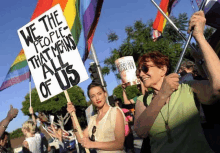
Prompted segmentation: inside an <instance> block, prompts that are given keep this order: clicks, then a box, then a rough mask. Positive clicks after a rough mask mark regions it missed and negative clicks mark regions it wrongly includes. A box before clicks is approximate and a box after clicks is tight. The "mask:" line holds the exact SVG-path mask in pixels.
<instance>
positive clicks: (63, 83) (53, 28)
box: [18, 4, 88, 102]
mask: <svg viewBox="0 0 220 153" xmlns="http://www.w3.org/2000/svg"><path fill="white" fill-rule="evenodd" d="M18 35H19V38H20V41H21V44H22V47H23V49H24V52H25V55H26V59H27V62H28V66H29V68H30V71H31V74H32V76H33V80H34V83H35V86H36V89H37V91H38V95H39V97H40V100H41V102H43V101H45V100H47V99H49V98H51V97H53V96H55V95H57V94H59V93H61V92H63V91H64V90H66V89H68V88H71V87H72V86H74V85H77V84H78V83H80V82H83V81H85V80H87V79H88V74H87V72H86V69H85V67H84V64H83V62H82V60H81V57H80V54H79V52H78V49H77V48H76V44H75V42H74V39H73V37H72V34H71V32H70V30H69V28H68V25H67V22H66V19H65V17H64V15H63V12H62V9H61V7H60V5H59V4H57V5H56V6H54V7H52V8H51V9H50V10H48V11H47V12H45V13H43V14H42V15H40V16H39V17H37V18H36V19H35V20H33V21H31V22H29V23H28V24H27V25H25V26H23V27H22V28H20V29H19V30H18Z"/></svg>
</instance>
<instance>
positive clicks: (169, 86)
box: [160, 73, 179, 97]
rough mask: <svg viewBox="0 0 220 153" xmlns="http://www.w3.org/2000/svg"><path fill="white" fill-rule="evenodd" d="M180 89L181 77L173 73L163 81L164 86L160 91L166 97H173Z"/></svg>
mask: <svg viewBox="0 0 220 153" xmlns="http://www.w3.org/2000/svg"><path fill="white" fill-rule="evenodd" d="M178 87H179V75H178V74H177V73H171V74H170V75H168V76H166V77H165V78H164V80H163V84H162V86H161V89H160V93H161V94H163V96H165V97H169V96H171V94H172V93H173V92H174V91H175V90H177V89H178Z"/></svg>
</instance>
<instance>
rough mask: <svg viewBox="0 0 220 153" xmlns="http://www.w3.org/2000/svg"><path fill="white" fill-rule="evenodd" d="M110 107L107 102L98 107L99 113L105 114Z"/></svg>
mask: <svg viewBox="0 0 220 153" xmlns="http://www.w3.org/2000/svg"><path fill="white" fill-rule="evenodd" d="M109 108H110V106H109V105H108V104H107V103H105V104H104V106H103V107H102V108H99V109H98V114H99V115H101V114H105V113H106V112H107V111H108V109H109Z"/></svg>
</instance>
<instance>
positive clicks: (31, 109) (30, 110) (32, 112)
mask: <svg viewBox="0 0 220 153" xmlns="http://www.w3.org/2000/svg"><path fill="white" fill-rule="evenodd" d="M29 113H30V114H31V115H32V114H34V110H33V107H30V108H29Z"/></svg>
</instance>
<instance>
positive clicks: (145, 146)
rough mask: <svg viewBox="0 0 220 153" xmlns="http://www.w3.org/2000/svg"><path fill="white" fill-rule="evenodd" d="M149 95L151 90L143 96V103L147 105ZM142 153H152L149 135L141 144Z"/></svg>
mask: <svg viewBox="0 0 220 153" xmlns="http://www.w3.org/2000/svg"><path fill="white" fill-rule="evenodd" d="M148 95H149V92H146V93H145V95H144V97H143V103H144V105H145V106H146V107H147V106H148V104H147V97H148ZM140 152H141V153H146V152H147V153H151V146H150V138H149V136H147V137H146V138H144V139H143V143H142V146H141V151H140Z"/></svg>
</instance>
